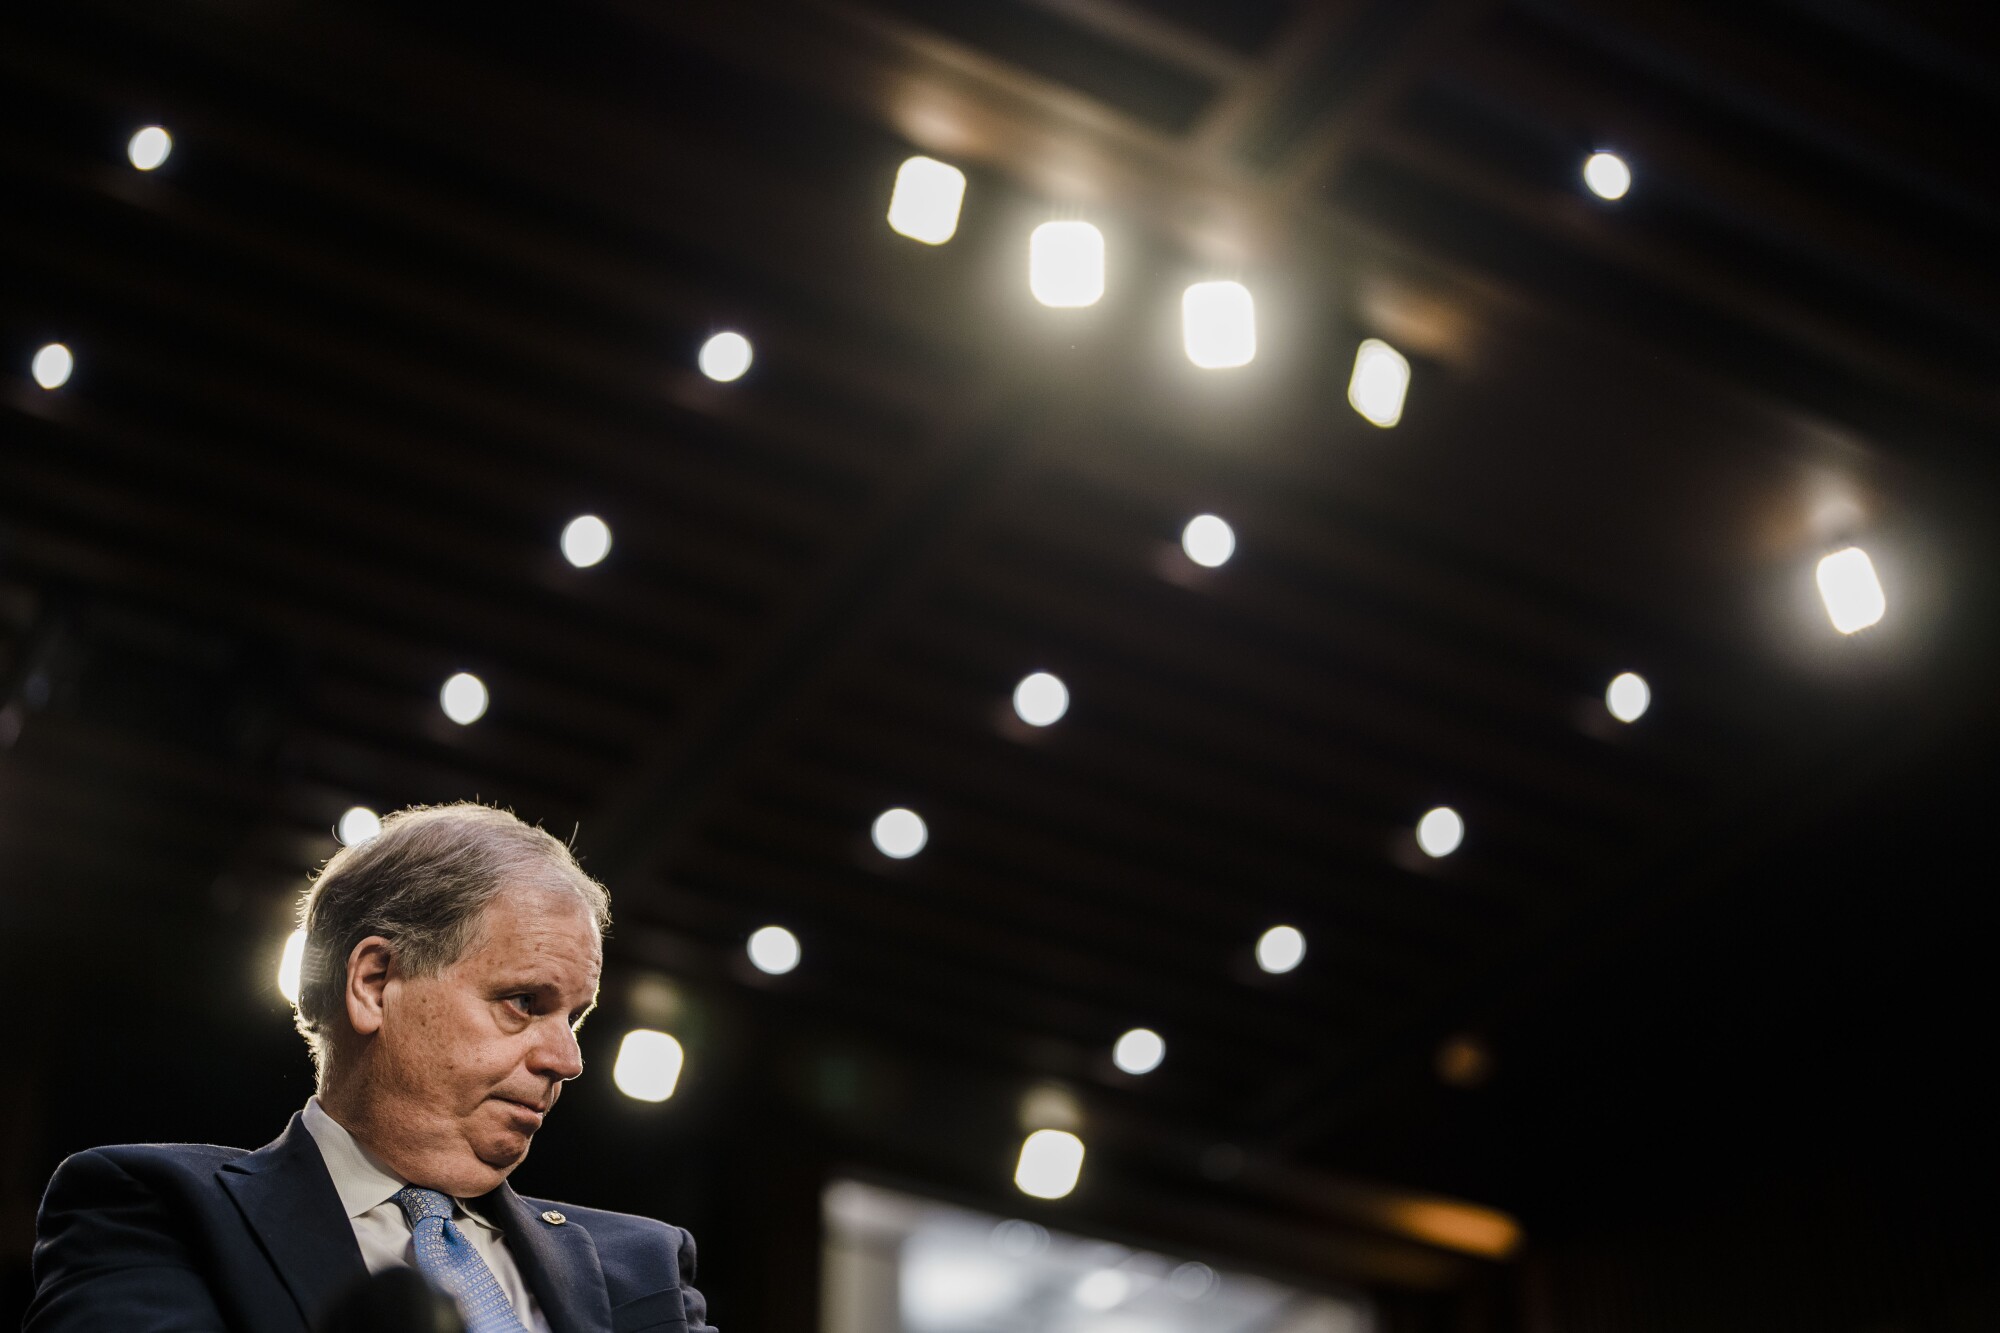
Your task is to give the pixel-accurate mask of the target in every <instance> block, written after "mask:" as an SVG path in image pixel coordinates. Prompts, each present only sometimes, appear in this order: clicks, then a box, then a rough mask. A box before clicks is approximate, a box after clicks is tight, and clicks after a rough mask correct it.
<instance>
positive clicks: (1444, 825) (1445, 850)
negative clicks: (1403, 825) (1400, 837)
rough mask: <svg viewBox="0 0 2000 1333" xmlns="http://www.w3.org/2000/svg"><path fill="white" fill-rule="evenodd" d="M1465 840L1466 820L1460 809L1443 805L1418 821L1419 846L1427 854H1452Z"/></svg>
mask: <svg viewBox="0 0 2000 1333" xmlns="http://www.w3.org/2000/svg"><path fill="white" fill-rule="evenodd" d="M1464 841H1465V821H1464V820H1463V819H1460V818H1459V817H1458V811H1456V810H1454V809H1452V808H1451V807H1450V806H1448V805H1441V806H1439V807H1438V808H1437V809H1435V810H1432V811H1430V812H1428V813H1427V814H1425V815H1424V817H1423V818H1422V819H1419V820H1418V821H1417V846H1419V847H1421V848H1423V849H1424V855H1426V856H1450V855H1451V854H1452V853H1453V852H1455V851H1457V850H1458V844H1460V843H1461V842H1464Z"/></svg>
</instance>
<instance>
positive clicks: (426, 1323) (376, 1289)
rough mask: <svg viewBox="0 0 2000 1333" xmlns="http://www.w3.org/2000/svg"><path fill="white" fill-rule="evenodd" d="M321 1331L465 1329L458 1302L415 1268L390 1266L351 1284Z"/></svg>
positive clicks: (450, 1332)
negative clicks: (434, 1285)
mask: <svg viewBox="0 0 2000 1333" xmlns="http://www.w3.org/2000/svg"><path fill="white" fill-rule="evenodd" d="M319 1333H465V1321H464V1320H463V1319H461V1318H460V1317H459V1314H458V1303H457V1302H455V1301H454V1300H452V1298H451V1297H449V1296H447V1295H445V1294H444V1293H443V1292H441V1291H439V1290H438V1289H437V1288H436V1287H433V1286H432V1285H431V1284H430V1283H429V1282H427V1281H425V1280H424V1276H423V1274H421V1273H419V1272H417V1270H416V1269H414V1268H386V1269H384V1270H382V1271H381V1272H379V1273H376V1274H375V1275H373V1276H372V1277H365V1278H363V1279H362V1280H361V1281H359V1282H357V1283H355V1284H354V1285H353V1286H351V1287H349V1288H348V1289H347V1291H346V1292H345V1293H344V1294H342V1296H341V1298H340V1299H339V1300H337V1301H335V1302H334V1303H333V1306H332V1308H331V1309H329V1310H328V1311H327V1315H326V1318H325V1319H324V1320H323V1321H321V1323H320V1326H319Z"/></svg>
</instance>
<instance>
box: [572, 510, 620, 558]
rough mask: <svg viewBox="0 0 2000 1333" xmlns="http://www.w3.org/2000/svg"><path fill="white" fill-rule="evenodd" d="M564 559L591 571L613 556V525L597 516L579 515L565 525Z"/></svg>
mask: <svg viewBox="0 0 2000 1333" xmlns="http://www.w3.org/2000/svg"><path fill="white" fill-rule="evenodd" d="M562 553H563V559H565V560H567V561H569V562H570V563H571V564H572V565H575V566H576V567H577V568H578V569H589V568H590V567H591V566H592V565H595V564H598V563H600V562H601V561H602V560H603V559H604V557H605V556H607V555H610V554H611V525H610V524H609V523H606V522H605V521H604V520H603V519H601V518H599V517H598V516H597V515H595V514H579V515H577V517H575V518H573V519H571V520H570V521H569V522H568V523H566V524H564V525H563V530H562Z"/></svg>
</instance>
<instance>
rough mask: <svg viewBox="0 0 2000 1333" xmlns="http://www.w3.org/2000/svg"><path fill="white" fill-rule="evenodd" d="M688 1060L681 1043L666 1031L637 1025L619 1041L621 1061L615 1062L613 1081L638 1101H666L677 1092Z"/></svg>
mask: <svg viewBox="0 0 2000 1333" xmlns="http://www.w3.org/2000/svg"><path fill="white" fill-rule="evenodd" d="M686 1060H687V1054H686V1052H684V1051H682V1050H681V1044H680V1043H679V1042H677V1041H675V1040H674V1039H673V1038H672V1037H670V1036H668V1035H667V1034H666V1033H664V1032H655V1031H654V1030H653V1029H651V1028H633V1029H632V1030H631V1031H630V1032H628V1033H626V1034H625V1040H623V1041H621V1042H619V1043H618V1062H617V1063H616V1064H614V1065H612V1066H611V1081H612V1082H613V1083H616V1084H617V1085H618V1091H620V1092H622V1093H624V1094H625V1095H626V1096H627V1097H630V1098H632V1099H633V1100H634V1101H640V1102H663V1101H665V1100H666V1099H667V1098H669V1097H671V1096H673V1095H674V1087H675V1085H677V1084H678V1083H679V1082H680V1081H681V1065H682V1064H684V1063H685V1062H686Z"/></svg>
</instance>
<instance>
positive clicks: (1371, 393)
mask: <svg viewBox="0 0 2000 1333" xmlns="http://www.w3.org/2000/svg"><path fill="white" fill-rule="evenodd" d="M1409 391H1410V363H1409V361H1408V360H1407V359H1405V357H1404V356H1403V354H1402V353H1401V352H1399V351H1397V350H1396V349H1395V348H1393V347H1391V346H1389V344H1388V343H1385V342H1383V341H1382V340H1381V339H1380V338H1369V339H1366V340H1365V341H1363V342H1362V344H1361V347H1360V349H1359V350H1357V351H1356V352H1355V353H1354V374H1353V375H1352V376H1351V377H1350V378H1349V379H1348V381H1347V401H1348V403H1349V404H1350V405H1351V406H1352V407H1353V408H1354V410H1355V411H1357V412H1359V413H1360V414H1361V415H1362V417H1363V418H1364V419H1366V420H1368V421H1372V422H1374V423H1375V424H1376V425H1378V426H1381V427H1383V428H1385V429H1386V428H1387V427H1390V426H1393V425H1395V424H1396V423H1397V422H1398V421H1401V420H1402V419H1403V399H1404V398H1405V397H1406V396H1407V395H1408V394H1409Z"/></svg>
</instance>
